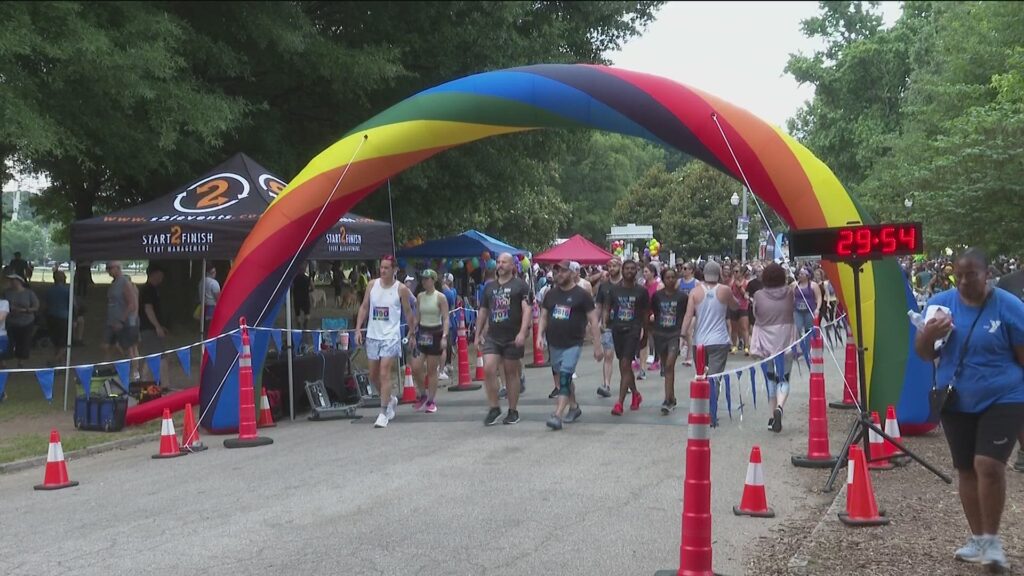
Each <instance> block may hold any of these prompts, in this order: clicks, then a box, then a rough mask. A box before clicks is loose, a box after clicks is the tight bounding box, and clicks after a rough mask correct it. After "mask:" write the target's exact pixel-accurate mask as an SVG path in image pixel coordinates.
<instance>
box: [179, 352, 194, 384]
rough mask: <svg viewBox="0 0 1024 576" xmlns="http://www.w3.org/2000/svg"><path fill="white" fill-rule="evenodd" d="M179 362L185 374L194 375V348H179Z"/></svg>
mask: <svg viewBox="0 0 1024 576" xmlns="http://www.w3.org/2000/svg"><path fill="white" fill-rule="evenodd" d="M178 362H180V363H181V369H182V371H184V372H185V376H188V377H191V376H192V349H191V348H182V349H181V350H178Z"/></svg>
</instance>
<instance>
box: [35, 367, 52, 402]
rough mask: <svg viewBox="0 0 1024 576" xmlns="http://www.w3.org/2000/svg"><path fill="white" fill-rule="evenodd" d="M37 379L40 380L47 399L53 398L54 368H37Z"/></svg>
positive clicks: (40, 385)
mask: <svg viewBox="0 0 1024 576" xmlns="http://www.w3.org/2000/svg"><path fill="white" fill-rule="evenodd" d="M36 379H37V380H39V387H40V388H42V389H43V397H44V398H46V401H47V402H49V401H51V400H53V369H52V368H51V369H49V370H36Z"/></svg>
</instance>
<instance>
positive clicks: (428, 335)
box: [416, 326, 446, 356]
mask: <svg viewBox="0 0 1024 576" xmlns="http://www.w3.org/2000/svg"><path fill="white" fill-rule="evenodd" d="M444 344H446V342H445V340H444V328H442V327H440V326H437V327H434V328H424V327H422V326H421V327H420V329H419V330H418V331H417V332H416V349H417V350H419V351H420V352H421V353H422V354H423V355H424V356H440V355H441V347H442V345H444Z"/></svg>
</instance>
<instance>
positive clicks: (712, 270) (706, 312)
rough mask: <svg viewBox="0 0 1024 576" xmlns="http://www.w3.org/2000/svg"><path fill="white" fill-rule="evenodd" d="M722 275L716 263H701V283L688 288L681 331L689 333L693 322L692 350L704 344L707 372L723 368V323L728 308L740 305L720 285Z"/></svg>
mask: <svg viewBox="0 0 1024 576" xmlns="http://www.w3.org/2000/svg"><path fill="white" fill-rule="evenodd" d="M721 276H722V267H721V265H719V264H718V263H717V262H715V261H711V262H708V263H707V264H705V265H704V282H702V283H701V284H698V285H697V286H696V287H695V288H694V289H693V290H691V291H690V298H689V302H688V303H687V304H686V316H685V317H684V318H683V330H682V333H683V334H689V330H690V327H691V326H692V325H693V324H694V322H696V327H695V328H694V332H693V345H694V351H695V352H696V347H697V346H704V353H705V360H706V362H707V369H708V373H709V374H719V373H721V372H723V371H724V370H725V363H726V361H727V360H728V359H729V347H730V345H731V344H730V339H729V329H728V326H727V322H726V319H727V318H728V314H727V311H728V310H737V309H739V305H740V304H739V302H737V301H736V298H735V297H733V295H732V290H731V289H730V288H729V287H728V286H726V285H724V284H719V281H720V280H721ZM694 358H696V356H694Z"/></svg>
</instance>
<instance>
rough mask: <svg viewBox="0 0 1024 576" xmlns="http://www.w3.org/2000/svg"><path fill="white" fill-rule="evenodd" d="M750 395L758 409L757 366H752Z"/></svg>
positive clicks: (755, 408) (755, 407)
mask: <svg viewBox="0 0 1024 576" xmlns="http://www.w3.org/2000/svg"><path fill="white" fill-rule="evenodd" d="M750 395H751V396H752V397H753V400H754V410H757V368H756V367H754V366H751V367H750Z"/></svg>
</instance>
